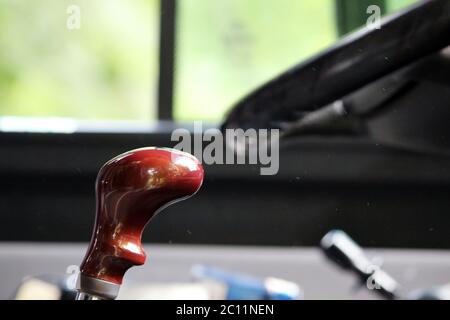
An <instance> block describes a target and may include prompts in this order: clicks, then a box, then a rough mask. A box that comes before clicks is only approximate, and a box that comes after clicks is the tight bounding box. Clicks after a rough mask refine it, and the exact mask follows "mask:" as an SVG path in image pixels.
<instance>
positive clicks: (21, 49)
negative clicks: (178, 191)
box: [0, 0, 159, 121]
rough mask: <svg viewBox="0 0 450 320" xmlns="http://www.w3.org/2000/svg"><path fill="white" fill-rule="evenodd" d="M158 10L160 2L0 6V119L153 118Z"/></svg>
mask: <svg viewBox="0 0 450 320" xmlns="http://www.w3.org/2000/svg"><path fill="white" fill-rule="evenodd" d="M72 5H75V7H74V6H72ZM78 10H79V13H80V14H79V15H78ZM158 10H159V3H158V0H133V1H130V0H114V1H111V0H75V1H73V0H32V1H30V0H0V44H1V48H2V50H1V51H0V116H39V117H54V116H57V117H73V118H80V119H128V120H145V121H148V120H149V119H151V118H154V117H155V114H156V112H155V110H156V107H155V105H156V102H155V100H156V99H155V96H156V87H157V86H156V84H157V74H158V58H157V57H158V41H159V39H158V38H159V35H158V29H159V13H158ZM78 17H79V19H78ZM78 21H79V22H80V24H79V26H80V28H79V29H77V26H78V24H77V22H78Z"/></svg>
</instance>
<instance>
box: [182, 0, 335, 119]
mask: <svg viewBox="0 0 450 320" xmlns="http://www.w3.org/2000/svg"><path fill="white" fill-rule="evenodd" d="M334 5H335V1H334V0H320V1H317V0H314V1H292V0H277V1H273V0H245V1H242V0H220V1H205V0H179V1H178V5H177V41H176V74H175V79H176V80H175V90H174V91H175V96H174V117H175V119H177V120H193V119H203V120H211V121H220V120H221V119H222V118H223V116H224V114H225V112H226V111H227V110H228V109H229V108H230V107H231V106H232V105H233V103H235V102H237V101H238V100H239V99H240V98H242V97H243V96H244V95H245V94H247V93H249V92H250V91H251V90H252V89H254V88H256V87H257V86H259V85H261V84H263V83H264V82H266V81H268V80H270V79H271V78H272V77H274V76H276V75H277V74H279V73H281V72H283V71H284V70H286V69H287V68H289V67H291V66H293V65H295V64H296V63H298V62H300V61H302V60H304V59H305V58H307V57H309V56H311V55H312V54H314V53H316V52H318V51H319V50H321V49H323V48H325V47H327V46H328V45H330V44H332V43H333V42H334V41H335V40H336V38H337V32H336V21H335V6H334Z"/></svg>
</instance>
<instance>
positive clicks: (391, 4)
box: [386, 0, 417, 13]
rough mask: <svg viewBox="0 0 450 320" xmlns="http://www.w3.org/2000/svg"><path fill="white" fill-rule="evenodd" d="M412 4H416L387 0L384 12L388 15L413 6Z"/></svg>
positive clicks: (410, 1) (407, 1) (411, 0)
mask: <svg viewBox="0 0 450 320" xmlns="http://www.w3.org/2000/svg"><path fill="white" fill-rule="evenodd" d="M414 2H417V0H387V1H386V10H387V12H389V13H390V12H394V11H397V10H400V9H403V8H405V7H407V6H409V5H410V4H413V3H414Z"/></svg>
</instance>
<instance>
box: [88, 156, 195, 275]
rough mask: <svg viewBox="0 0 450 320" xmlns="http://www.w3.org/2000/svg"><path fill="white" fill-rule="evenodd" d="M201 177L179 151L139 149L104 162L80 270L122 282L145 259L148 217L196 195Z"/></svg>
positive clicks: (190, 157)
mask: <svg viewBox="0 0 450 320" xmlns="http://www.w3.org/2000/svg"><path fill="white" fill-rule="evenodd" d="M202 182H203V168H202V165H201V164H200V163H199V161H198V160H197V159H196V158H195V157H194V156H192V155H190V154H187V153H184V152H180V151H177V150H172V149H163V148H142V149H137V150H132V151H129V152H127V153H124V154H122V155H119V156H117V157H115V158H114V159H112V160H110V161H109V162H107V163H106V164H105V165H104V166H103V167H102V168H101V169H100V172H99V174H98V176H97V182H96V197H97V209H96V221H95V227H94V232H93V235H92V239H91V243H90V245H89V248H88V251H87V253H86V256H85V258H84V260H83V262H82V264H81V266H80V271H81V273H82V274H84V275H87V276H90V277H94V278H97V279H101V280H105V281H109V282H113V283H116V284H121V283H122V278H123V276H124V274H125V272H126V271H127V270H128V269H129V268H130V267H132V266H134V265H142V264H144V262H145V259H146V254H145V252H144V250H143V247H142V244H141V236H142V231H143V230H144V227H145V225H146V224H147V222H148V221H149V220H150V219H151V218H152V217H153V216H154V215H155V214H156V213H157V212H158V211H160V210H162V209H163V208H165V207H167V206H168V205H170V204H172V203H175V202H177V201H180V200H183V199H186V198H188V197H190V196H192V195H193V194H195V193H196V192H197V190H198V189H199V188H200V187H201V185H202Z"/></svg>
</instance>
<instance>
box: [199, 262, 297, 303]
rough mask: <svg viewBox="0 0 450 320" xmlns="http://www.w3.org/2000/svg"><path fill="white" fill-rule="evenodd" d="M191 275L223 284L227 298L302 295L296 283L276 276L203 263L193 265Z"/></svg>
mask: <svg viewBox="0 0 450 320" xmlns="http://www.w3.org/2000/svg"><path fill="white" fill-rule="evenodd" d="M192 275H193V276H194V277H195V278H196V279H200V280H212V281H217V282H221V283H223V284H225V285H226V286H227V295H226V299H227V300H296V299H301V298H302V297H303V295H302V292H301V290H300V288H299V286H298V285H297V284H295V283H293V282H289V281H286V280H281V279H276V278H265V279H260V278H256V277H253V276H249V275H244V274H238V273H233V272H229V271H225V270H222V269H220V268H216V267H209V266H204V265H196V266H194V267H193V268H192Z"/></svg>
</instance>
